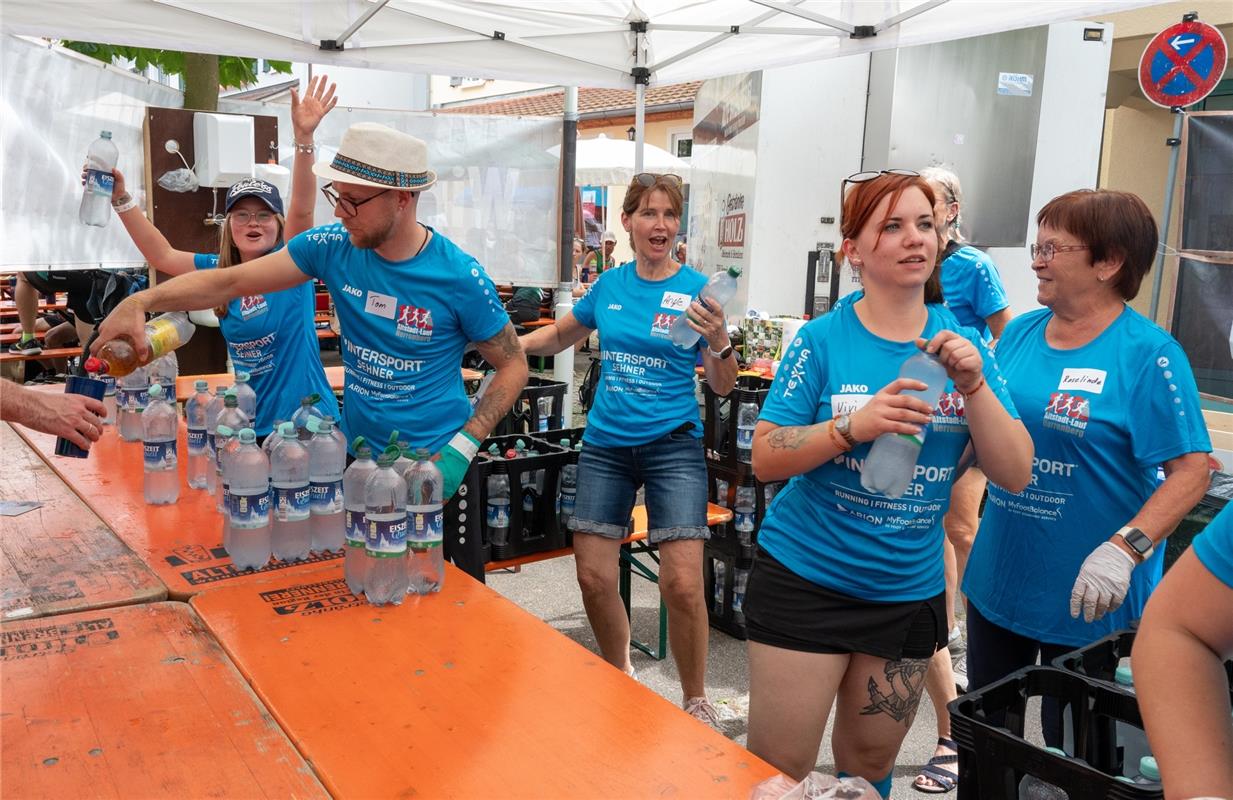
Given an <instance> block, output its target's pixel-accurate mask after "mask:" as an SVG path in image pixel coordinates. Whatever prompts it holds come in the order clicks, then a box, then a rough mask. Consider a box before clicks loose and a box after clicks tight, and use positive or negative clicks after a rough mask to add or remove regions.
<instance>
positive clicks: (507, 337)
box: [483, 322, 522, 359]
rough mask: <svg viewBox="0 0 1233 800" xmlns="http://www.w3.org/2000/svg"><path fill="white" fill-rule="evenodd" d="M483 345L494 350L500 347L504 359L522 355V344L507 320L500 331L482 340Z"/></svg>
mask: <svg viewBox="0 0 1233 800" xmlns="http://www.w3.org/2000/svg"><path fill="white" fill-rule="evenodd" d="M483 345H484V346H485V347H488V348H492V349H494V350H495V349H496V348H498V347H499V348H501V355H503V356H505V358H506V359H510V358H519V357H521V356H522V344H521V343H520V342H519V341H518V334H517V333H515V332H514V326H513V325H511V324H510V323H508V322H507V323H505V327H504V328H502V329H501V332H500V333H498V334H497V335H496V336H494V337H492V338H491V339H489V340H487V341H485V342H483Z"/></svg>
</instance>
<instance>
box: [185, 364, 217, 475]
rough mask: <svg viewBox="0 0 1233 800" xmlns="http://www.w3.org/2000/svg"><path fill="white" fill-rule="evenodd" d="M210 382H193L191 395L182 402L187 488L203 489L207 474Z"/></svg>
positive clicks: (211, 466) (208, 462)
mask: <svg viewBox="0 0 1233 800" xmlns="http://www.w3.org/2000/svg"><path fill="white" fill-rule="evenodd" d="M211 399H212V398H211V397H210V384H208V383H206V382H205V381H200V380H199V381H196V382H194V383H193V395H192V397H190V398H188V400H186V401H185V402H184V421H185V423H186V424H187V425H188V488H190V489H205V488H207V485H208V483H209V474H210V472H211V471H212V470H213V465H212V464H210V451H209V450H208V449H207V447H206V409H207V408H209V405H210V400H211Z"/></svg>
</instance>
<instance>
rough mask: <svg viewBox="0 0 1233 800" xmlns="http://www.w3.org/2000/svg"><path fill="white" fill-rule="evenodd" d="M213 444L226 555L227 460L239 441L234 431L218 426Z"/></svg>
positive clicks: (228, 521) (228, 517)
mask: <svg viewBox="0 0 1233 800" xmlns="http://www.w3.org/2000/svg"><path fill="white" fill-rule="evenodd" d="M214 442H215V444H216V445H217V446H218V452H217V454H216V456H215V458H214V463H215V466H216V469H217V476H216V477H215V485H216V486H217V488H218V490H217V491H216V492H215V493H214V500H215V502H216V504H217V505H216V510H217V511H218V512H219V513H220V514H221V515H222V518H223V526H222V527H223V549H224V550H226V551H227V552H228V553H230V552H231V509H230V504H229V503H228V499H227V471H226V464H227V459H229V458H230V457H231V450H232V448H231V447H230V445H231V444H233V443H234V444H235V445H237V446H238V445H239V441H238V440H237V439H236V438H235V431H234V430H232V429H231V428H229V427H227V426H226V425H219V426H218V427H216V428H215V429H214Z"/></svg>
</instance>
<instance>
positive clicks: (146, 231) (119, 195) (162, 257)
mask: <svg viewBox="0 0 1233 800" xmlns="http://www.w3.org/2000/svg"><path fill="white" fill-rule="evenodd" d="M112 175H113V176H114V177H115V189H114V192H113V194H112V198H113V199H112V201H111V206H112V208H114V209H115V211H116V216H118V217H119V218H120V223H121V224H122V225H124V230H126V231H128V235H129V238H131V239H132V240H133V244H135V245H137V249H138V250H140V251H141V256H142V258H144V259H145V260H146V261H147V262H148V263H149V264H150V266H151V267H153V268H154V269H156V270H158V271H159V272H165V273H167V274H168V275H183V274H185V273H186V272H192V271H193V254H192V253H189V252H187V251H184V250H177V249H176V248H174V247H172V246H171V242H168V241H167V237H166V236H164V235H163V232H162V231H160V230H159V229H158V228H156V227H154V223H153V222H151V221H150V219H149V217H147V216H146V215H145V214H144V213H143V212H142V210H141V209H140V208H139V207H138V206H137V204H136V203H135V202H133V196H132V195H131V194H129V193H128V189H127V188H126V187H125V184H124V175H123V173H121V172H120V170H118V169H117V170H112Z"/></svg>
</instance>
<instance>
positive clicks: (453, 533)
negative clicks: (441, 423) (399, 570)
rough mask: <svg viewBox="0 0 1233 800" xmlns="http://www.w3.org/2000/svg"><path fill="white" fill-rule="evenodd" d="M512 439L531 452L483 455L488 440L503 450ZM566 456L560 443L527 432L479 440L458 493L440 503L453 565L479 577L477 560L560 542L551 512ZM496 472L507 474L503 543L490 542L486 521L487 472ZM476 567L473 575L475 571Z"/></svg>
mask: <svg viewBox="0 0 1233 800" xmlns="http://www.w3.org/2000/svg"><path fill="white" fill-rule="evenodd" d="M518 440H522V441H523V442H524V443H525V444H526V445H528V446H529V447H534V448H535V450H536V451H537V452H536V454H535V455H527V456H522V457H520V458H517V459H514V460H508V461H507V460H504V459H502V460H500V461H497V460H494V459H492V458H490V457H489V455H488V448H489V447H490V446H491V445H493V444H495V445H497V447H498V449H499V451H500V452H501V453H505V452H506V451H507V450H508V449H510V448H512V447H514V445H515V443H516V442H517V441H518ZM568 459H569V453H567V452H566V451H565V450H563V449H562V448H560V447H558V446H556V445H548V444H545V443H543V442H538V441H535V440H533V439H532V438H531V437H529V436H521V435H512V436H494V437H491V438H489V439H486V440H485V441H484V443H483V444H482V445H481V446H480V454H479V455H478V456H476V458H475V461H473V462H472V464H471V467H470V469H468V470H467V474H466V477H465V479H464V480H463V483H462V485H461V486H459V489H458V494H457V495H455V497H454V498H453V499H452V500H450V502H449V504H448V505H446V508H445V527H446V545H447V549H446V555H448V556H450V558H451V560H453V561H454V563H455V565H457V566H458V567H459V568H461V569H464V570H465V571H467V572H469V573H470V574H472V575H475V576H476V577H479V575H482V574H483V565H484V564H485V563H487V562H489V561H504V560H506V559H509V558H517V557H519V556H525V555H530V554H531V553H540V552H543V551H545V550H556V549H559V548H562V547H565V535H564V531H563V529H562V528H561V525H560V520H559V518H558V514H557V491H558V487H559V484H560V476H561V467H562V466H564V465H565V464H566V463H567V460H568ZM498 472H499V473H504V474H506V475H508V476H509V491H510V509H509V516H510V521H509V538H508V540H507V541H506V543H505V544H493V543H492V542H491V541H490V540H489V535H488V527H487V511H488V476H490V475H492V474H494V473H498ZM527 506H529V508H527ZM477 570H478V572H479V575H476V572H477Z"/></svg>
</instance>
